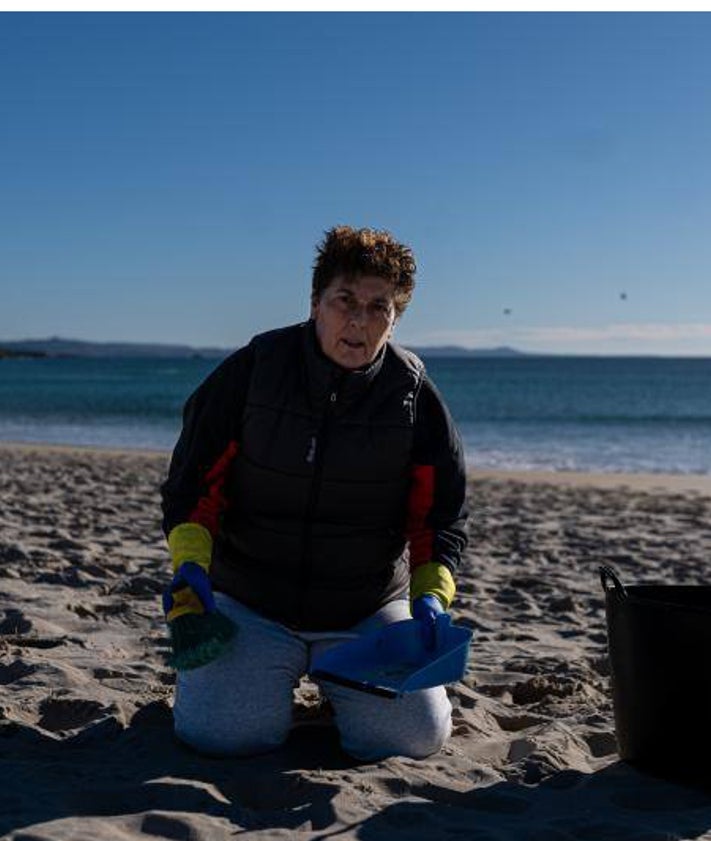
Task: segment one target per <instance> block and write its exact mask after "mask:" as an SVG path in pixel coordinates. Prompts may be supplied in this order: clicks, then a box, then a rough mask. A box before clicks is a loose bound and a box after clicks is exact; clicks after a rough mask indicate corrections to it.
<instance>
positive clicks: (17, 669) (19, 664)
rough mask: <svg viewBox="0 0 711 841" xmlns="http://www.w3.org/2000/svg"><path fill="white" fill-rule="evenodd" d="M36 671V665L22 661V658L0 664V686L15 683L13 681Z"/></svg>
mask: <svg viewBox="0 0 711 841" xmlns="http://www.w3.org/2000/svg"><path fill="white" fill-rule="evenodd" d="M36 671H37V666H32V665H30V664H29V663H24V662H23V661H22V660H14V661H13V662H12V663H10V664H9V665H7V666H3V665H1V664H0V686H7V685H8V684H10V683H15V681H17V680H21V679H22V678H23V677H27V676H28V675H31V674H34V672H36Z"/></svg>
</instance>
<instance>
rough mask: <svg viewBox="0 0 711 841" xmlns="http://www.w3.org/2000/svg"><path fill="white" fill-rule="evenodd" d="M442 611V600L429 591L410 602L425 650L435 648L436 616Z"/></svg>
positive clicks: (433, 649)
mask: <svg viewBox="0 0 711 841" xmlns="http://www.w3.org/2000/svg"><path fill="white" fill-rule="evenodd" d="M444 612H445V610H444V608H443V607H442V602H441V601H440V600H439V599H438V598H437V596H433V595H431V594H430V593H425V595H424V596H418V597H417V598H416V599H415V600H414V601H413V603H412V617H413V619H417V620H418V621H419V623H420V626H421V630H422V643H423V645H424V647H425V650H426V651H435V650H436V648H437V617H438V616H439V615H440V614H442V613H444Z"/></svg>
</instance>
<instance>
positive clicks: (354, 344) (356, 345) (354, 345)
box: [341, 339, 365, 350]
mask: <svg viewBox="0 0 711 841" xmlns="http://www.w3.org/2000/svg"><path fill="white" fill-rule="evenodd" d="M341 342H342V343H343V344H344V345H345V346H346V347H347V348H349V349H350V350H362V349H363V348H364V347H365V343H364V342H354V341H351V340H349V339H341Z"/></svg>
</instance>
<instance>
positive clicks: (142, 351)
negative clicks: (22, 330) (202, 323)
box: [0, 337, 231, 359]
mask: <svg viewBox="0 0 711 841" xmlns="http://www.w3.org/2000/svg"><path fill="white" fill-rule="evenodd" d="M3 351H5V352H7V355H15V356H17V355H23V356H25V355H30V354H33V355H40V356H54V357H57V356H82V357H91V358H94V359H100V358H105V359H109V358H114V359H115V358H117V357H118V358H124V359H125V358H134V359H138V358H146V357H148V358H153V359H183V358H184V359H190V358H193V357H201V358H205V359H222V358H223V357H225V356H227V354H228V353H230V352H231V351H230V350H228V349H226V348H215V347H208V348H194V347H190V345H161V344H148V343H141V342H83V341H80V340H78V339H60V338H57V337H53V338H51V339H25V340H22V341H13V342H3V341H0V354H2V353H3Z"/></svg>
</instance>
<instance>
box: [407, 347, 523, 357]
mask: <svg viewBox="0 0 711 841" xmlns="http://www.w3.org/2000/svg"><path fill="white" fill-rule="evenodd" d="M409 349H410V350H411V351H412V352H413V353H416V354H417V355H418V356H423V357H429V358H432V357H433V356H441V357H447V358H448V359H452V358H457V357H480V356H497V357H511V356H528V355H529V354H527V353H524V352H523V351H521V350H515V349H514V348H511V347H492V348H465V347H458V346H457V345H433V346H431V347H410V348H409Z"/></svg>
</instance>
